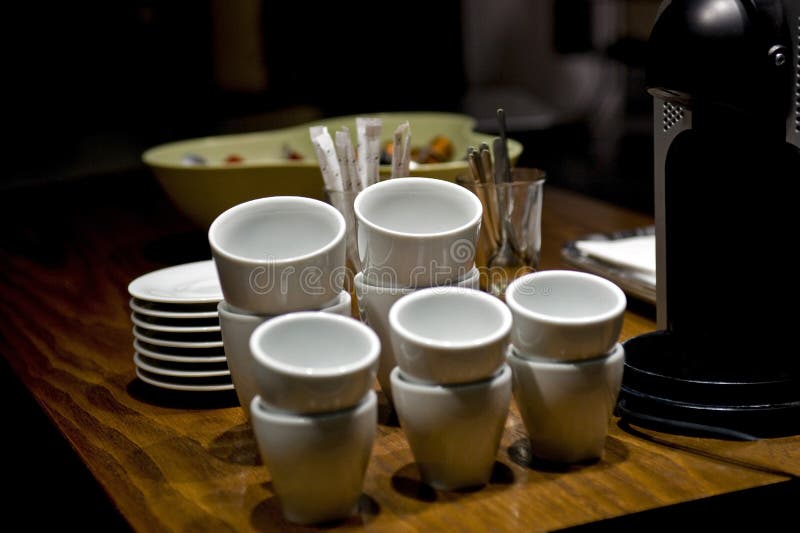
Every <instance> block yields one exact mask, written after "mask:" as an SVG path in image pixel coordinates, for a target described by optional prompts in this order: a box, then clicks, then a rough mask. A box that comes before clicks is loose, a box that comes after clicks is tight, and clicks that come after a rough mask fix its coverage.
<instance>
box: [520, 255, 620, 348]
mask: <svg viewBox="0 0 800 533" xmlns="http://www.w3.org/2000/svg"><path fill="white" fill-rule="evenodd" d="M506 303H507V304H508V307H509V308H511V314H512V315H513V316H514V327H513V328H512V330H511V344H513V345H514V348H515V349H516V351H517V354H518V355H519V356H521V357H527V356H529V355H530V356H533V357H548V358H551V359H559V360H564V361H572V360H578V359H586V358H593V357H598V356H600V355H602V354H604V353H606V352H607V351H608V350H610V349H611V348H612V347H613V346H614V343H616V342H617V339H618V338H619V333H620V331H621V329H622V320H623V316H624V313H625V305H626V298H625V293H623V292H622V289H620V288H619V287H617V286H616V285H615V284H614V283H612V282H610V281H608V280H607V279H604V278H601V277H600V276H595V275H594V274H587V273H585V272H574V271H571V270H543V271H540V272H534V273H532V274H526V275H525V276H522V277H520V278H517V279H516V280H514V281H513V282H512V283H511V284H510V285H509V286H508V288H507V289H506Z"/></svg>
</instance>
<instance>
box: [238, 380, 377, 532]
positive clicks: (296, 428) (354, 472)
mask: <svg viewBox="0 0 800 533" xmlns="http://www.w3.org/2000/svg"><path fill="white" fill-rule="evenodd" d="M250 411H251V421H252V424H253V431H254V432H255V436H256V441H257V443H258V449H259V452H260V453H261V458H262V459H263V460H264V464H265V465H266V466H267V469H268V470H269V473H270V476H271V478H272V488H273V490H274V491H275V494H276V495H277V497H278V500H279V501H280V504H281V510H282V512H283V515H284V517H285V518H286V520H288V521H289V522H294V523H297V524H317V523H323V522H331V521H334V520H344V519H346V518H348V517H349V516H351V515H352V514H353V513H354V512H355V511H356V508H357V505H358V499H359V497H360V496H361V490H362V487H363V483H364V474H365V473H366V471H367V465H368V463H369V457H370V454H371V453H372V443H373V441H374V438H375V429H376V427H377V423H378V401H377V398H376V396H375V392H374V391H369V392H368V393H367V394H366V395H365V396H364V398H363V400H362V401H361V403H359V404H358V405H356V406H355V407H352V408H350V409H345V410H343V411H336V412H334V413H326V414H321V415H296V414H291V413H285V412H281V411H275V410H272V409H271V408H270V407H269V406H267V405H265V404H264V403H263V402H262V401H261V399H260V398H259V397H258V396H255V397H254V398H253V400H252V402H251V404H250Z"/></svg>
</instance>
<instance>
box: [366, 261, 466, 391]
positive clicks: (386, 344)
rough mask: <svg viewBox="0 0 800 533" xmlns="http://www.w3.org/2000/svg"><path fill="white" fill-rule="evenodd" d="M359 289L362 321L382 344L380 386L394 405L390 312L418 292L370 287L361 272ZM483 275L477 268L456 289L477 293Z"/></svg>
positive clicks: (395, 362)
mask: <svg viewBox="0 0 800 533" xmlns="http://www.w3.org/2000/svg"><path fill="white" fill-rule="evenodd" d="M353 284H354V285H355V288H356V300H358V313H359V316H360V317H361V321H362V322H364V323H365V324H367V325H368V326H369V327H371V328H372V329H373V330H374V331H375V333H377V334H378V338H380V340H381V357H380V362H379V364H378V383H380V386H381V389H382V390H383V392H384V394H386V397H387V399H388V400H389V401H390V402H391V401H392V389H391V381H390V379H389V374H390V373H391V371H392V369H393V368H394V367H395V366H397V361H396V359H395V355H394V350H393V349H392V335H391V328H390V326H389V310H390V309H391V307H392V305H394V303H395V302H396V301H397V300H399V299H400V298H402V297H403V296H405V295H407V294H411V293H413V292H414V291H415V290H416V289H410V288H399V287H381V286H376V285H370V284H368V283H366V282H365V280H364V274H363V273H361V272H358V273H357V274H356V275H355V277H354V278H353ZM479 284H480V272H479V271H478V269H477V268H475V267H473V268H472V270H470V271H469V272H468V273H467V275H466V276H465V277H464V279H462V280H460V281H458V282H457V283H456V284H455V286H456V287H464V288H469V289H477V288H478V287H479V286H480V285H479Z"/></svg>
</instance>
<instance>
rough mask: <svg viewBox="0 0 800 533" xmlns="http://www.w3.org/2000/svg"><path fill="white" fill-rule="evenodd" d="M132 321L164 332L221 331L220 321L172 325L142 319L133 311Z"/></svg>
mask: <svg viewBox="0 0 800 533" xmlns="http://www.w3.org/2000/svg"><path fill="white" fill-rule="evenodd" d="M131 321H133V323H134V324H136V325H137V326H139V327H142V328H146V329H150V330H153V331H163V332H164V333H215V332H217V331H220V327H219V322H217V324H216V325H215V326H171V325H166V324H160V323H158V322H155V321H153V322H149V321H147V320H142V318H140V317H139V316H137V313H131Z"/></svg>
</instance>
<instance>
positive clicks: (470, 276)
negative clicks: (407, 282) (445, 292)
mask: <svg viewBox="0 0 800 533" xmlns="http://www.w3.org/2000/svg"><path fill="white" fill-rule="evenodd" d="M480 275H481V272H480V270H479V269H478V267H477V266H476V265H472V268H470V269H469V270H468V271H467V274H466V276H464V278H462V279H460V280H458V281H454V282H451V283H449V284H447V285H433V286H425V287H406V286H397V285H373V284H371V283H368V282H367V280H366V279H365V278H366V276H365V275H364V273H363V272H356V274H355V276H353V283H354V284H355V285H358V286H361V287H364V288H365V289H366V290H367V291H370V293H373V294H411V293H412V292H416V291H421V290H425V289H443V288H445V287H456V288H461V289H467V288H469V287H467V286H466V285H468V284H469V283H470V282H474V281H475V280H476V279H477V278H479V277H480ZM461 284H464V286H463V287H462V286H461Z"/></svg>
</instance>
